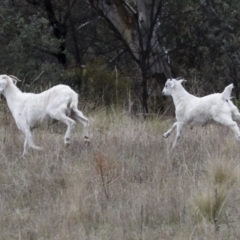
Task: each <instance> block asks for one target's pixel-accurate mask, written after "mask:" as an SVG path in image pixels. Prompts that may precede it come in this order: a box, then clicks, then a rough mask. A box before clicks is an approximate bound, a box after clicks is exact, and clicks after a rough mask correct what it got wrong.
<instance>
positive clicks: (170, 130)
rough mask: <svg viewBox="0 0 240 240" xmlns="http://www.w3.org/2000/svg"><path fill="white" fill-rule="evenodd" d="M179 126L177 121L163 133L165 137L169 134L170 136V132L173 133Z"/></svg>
mask: <svg viewBox="0 0 240 240" xmlns="http://www.w3.org/2000/svg"><path fill="white" fill-rule="evenodd" d="M176 127H177V122H175V123H174V124H173V125H172V127H171V128H170V129H169V130H168V131H167V132H165V133H164V134H163V137H165V138H167V137H168V136H170V134H171V133H172V131H173V130H174V129H175V128H176Z"/></svg>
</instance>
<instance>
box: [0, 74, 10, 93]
mask: <svg viewBox="0 0 240 240" xmlns="http://www.w3.org/2000/svg"><path fill="white" fill-rule="evenodd" d="M8 78H9V77H8V76H7V75H0V93H2V92H3V91H4V89H5V88H6V86H7V83H8V81H9V79H8Z"/></svg>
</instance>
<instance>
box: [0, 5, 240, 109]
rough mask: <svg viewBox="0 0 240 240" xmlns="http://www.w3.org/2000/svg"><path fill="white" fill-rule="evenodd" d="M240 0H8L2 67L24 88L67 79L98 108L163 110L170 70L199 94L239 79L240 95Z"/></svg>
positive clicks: (1, 35) (1, 22)
mask: <svg viewBox="0 0 240 240" xmlns="http://www.w3.org/2000/svg"><path fill="white" fill-rule="evenodd" d="M239 13H240V2H239V1H238V0H229V1H222V0H192V1H189V0H183V1H182V0H181V1H180V0H179V1H175V0H128V1H127V0H126V1H124V0H69V1H63V0H38V1H36V0H24V1H23V0H21V1H20V0H2V4H1V9H0V51H1V56H2V57H1V61H0V69H1V73H2V74H3V73H7V74H12V75H16V76H17V77H19V78H20V79H22V80H24V82H23V83H22V86H20V87H21V88H22V90H25V91H35V92H39V91H42V90H44V89H46V88H48V87H49V86H52V85H55V84H58V83H65V84H68V85H70V86H71V87H73V88H74V89H75V90H76V91H77V92H79V93H80V94H81V98H82V99H83V100H86V101H85V102H89V100H90V101H91V102H92V108H96V107H97V106H99V105H102V104H103V105H105V106H109V105H111V104H120V105H121V106H123V107H127V108H128V109H129V110H130V111H133V112H141V113H151V112H154V113H156V112H157V113H162V112H163V111H165V110H166V104H165V106H164V99H162V97H161V95H160V92H161V89H162V87H163V85H164V83H165V81H166V79H167V78H169V77H178V76H182V77H184V78H185V79H187V80H189V83H188V84H187V88H191V89H192V90H193V92H195V93H196V94H199V95H203V94H208V93H212V92H218V91H222V90H223V88H224V87H225V85H226V84H228V83H231V82H233V83H234V85H235V93H234V95H235V96H236V98H237V99H238V98H239V94H240V93H239V91H240V86H239V83H238V79H239V71H238V67H239V61H240V55H239V49H240V41H239V35H240V21H239V20H240V19H239V18H240V16H239Z"/></svg>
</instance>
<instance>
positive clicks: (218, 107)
mask: <svg viewBox="0 0 240 240" xmlns="http://www.w3.org/2000/svg"><path fill="white" fill-rule="evenodd" d="M183 81H186V80H183V79H182V80H177V79H168V80H167V82H166V84H165V87H164V89H163V91H162V93H163V94H164V95H170V96H172V98H173V102H174V105H175V114H176V119H177V122H175V123H174V124H173V126H172V127H171V128H170V129H169V130H168V131H167V132H166V133H164V135H163V136H164V137H165V138H167V137H168V136H169V135H170V134H171V133H172V131H173V130H174V129H177V130H176V131H177V133H176V138H175V141H174V143H173V145H172V149H173V148H175V146H176V145H177V143H178V140H179V138H180V136H181V134H182V130H183V127H184V126H185V125H186V124H189V125H191V126H192V125H196V124H206V123H209V122H211V121H215V122H217V123H220V124H222V125H224V126H226V127H228V128H230V129H231V130H232V131H233V132H234V134H235V137H236V138H237V140H240V130H239V128H238V125H237V123H236V122H235V121H239V120H240V113H239V111H238V109H237V107H236V106H235V105H234V104H233V102H232V101H231V100H230V98H231V92H232V89H233V84H230V85H228V86H227V87H226V88H225V89H224V91H223V92H222V93H214V94H211V95H207V96H205V97H196V96H193V95H191V94H189V93H188V92H187V91H186V90H185V89H184V88H183V86H182V84H181V83H182V82H183Z"/></svg>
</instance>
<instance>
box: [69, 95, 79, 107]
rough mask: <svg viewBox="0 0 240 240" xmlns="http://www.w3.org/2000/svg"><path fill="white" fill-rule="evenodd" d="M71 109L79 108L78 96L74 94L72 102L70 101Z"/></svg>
mask: <svg viewBox="0 0 240 240" xmlns="http://www.w3.org/2000/svg"><path fill="white" fill-rule="evenodd" d="M70 101H71V102H70V105H69V106H70V108H71V109H73V110H74V109H77V108H78V94H76V93H74V94H73V95H72V96H71V100H70Z"/></svg>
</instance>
